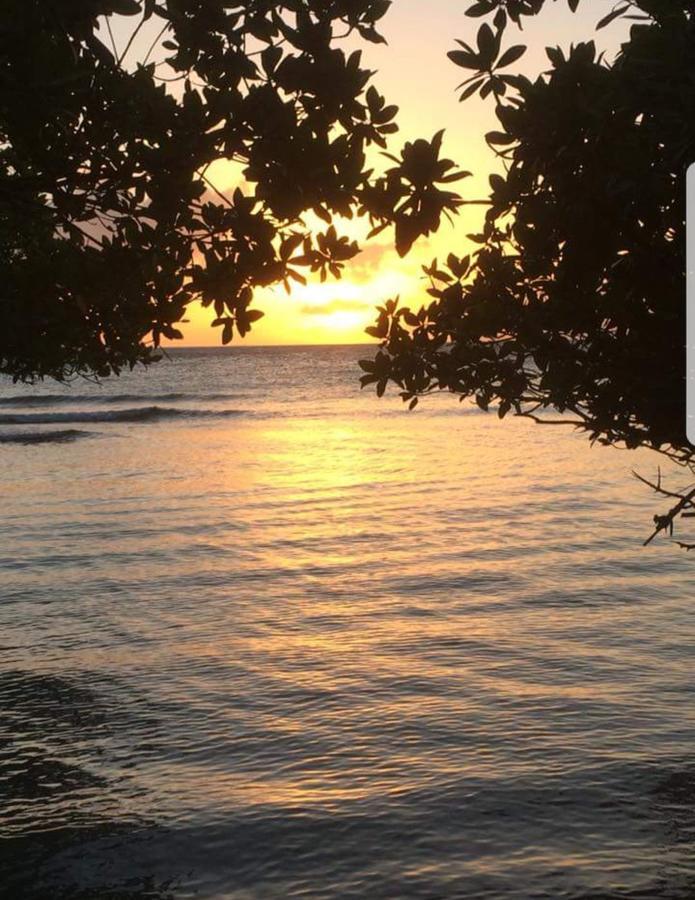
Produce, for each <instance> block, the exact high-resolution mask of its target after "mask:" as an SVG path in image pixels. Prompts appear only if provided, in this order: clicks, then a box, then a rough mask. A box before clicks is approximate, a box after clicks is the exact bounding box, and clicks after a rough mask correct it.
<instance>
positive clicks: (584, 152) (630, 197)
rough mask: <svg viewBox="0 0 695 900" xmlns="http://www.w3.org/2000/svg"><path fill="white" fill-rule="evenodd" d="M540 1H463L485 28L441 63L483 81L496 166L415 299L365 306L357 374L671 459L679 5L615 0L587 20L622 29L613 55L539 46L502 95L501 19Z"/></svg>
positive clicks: (691, 134)
mask: <svg viewBox="0 0 695 900" xmlns="http://www.w3.org/2000/svg"><path fill="white" fill-rule="evenodd" d="M571 5H572V6H573V7H576V3H574V4H571ZM542 6H543V2H542V0H534V2H531V0H529V2H519V3H512V2H511V0H510V2H506V3H505V2H497V0H481V2H478V3H476V4H473V5H472V6H470V7H469V9H468V13H469V15H472V16H474V17H481V16H483V17H486V16H490V17H492V19H493V26H494V28H495V29H496V30H495V31H493V28H492V27H490V25H489V24H488V23H487V22H484V23H483V24H482V25H481V26H480V28H479V31H478V40H477V50H474V49H472V48H471V47H469V46H467V45H463V44H462V45H461V50H456V51H453V53H452V54H450V56H451V57H452V60H453V61H454V63H456V64H457V65H464V66H465V67H471V68H473V67H474V66H475V67H476V71H475V74H474V76H473V78H474V82H471V83H475V84H476V85H477V87H478V88H479V90H480V92H481V93H485V86H486V85H492V86H491V87H490V89H489V91H488V92H487V93H492V94H494V96H495V100H496V114H497V118H498V121H499V129H498V130H497V131H495V132H492V133H491V134H489V135H488V140H489V142H490V143H491V144H493V145H494V146H495V147H496V148H498V152H499V154H500V156H501V158H502V162H503V164H504V169H505V172H504V174H503V175H493V176H491V178H490V193H489V197H488V209H487V212H486V216H485V221H484V225H483V228H482V230H481V232H480V233H479V234H476V235H470V236H469V237H470V238H471V239H472V240H473V241H474V245H475V252H474V253H473V254H472V256H471V257H470V258H469V257H468V256H466V257H465V258H464V259H460V258H458V257H457V256H456V255H454V254H452V255H450V257H449V259H448V260H447V261H446V264H443V265H438V264H437V263H436V261H435V262H434V263H433V264H432V265H431V266H428V267H426V268H425V274H426V277H427V278H428V280H429V288H428V295H429V300H428V302H427V303H426V304H424V305H423V306H422V307H421V308H420V309H419V310H412V311H411V310H410V309H408V308H400V307H399V306H398V304H392V305H391V306H389V305H388V304H387V306H386V307H383V308H382V310H381V311H380V314H379V318H378V320H377V323H376V325H375V326H374V329H373V330H372V334H374V335H375V336H377V337H379V338H380V339H381V341H382V346H381V348H380V350H379V353H378V356H377V358H376V361H373V360H368V361H365V362H364V363H363V368H365V372H366V378H365V379H363V382H364V383H367V384H371V383H376V385H377V386H378V387H379V390H380V392H383V390H384V389H385V387H386V385H387V383H388V382H389V381H391V382H393V383H394V384H395V385H397V386H398V388H399V389H400V391H401V394H402V396H403V399H404V400H406V401H407V402H409V403H412V402H413V400H414V399H416V398H417V397H418V396H421V395H423V394H427V393H428V392H430V391H433V390H447V391H451V392H453V393H455V394H458V395H459V397H460V398H461V399H464V398H471V399H473V400H474V401H475V402H476V403H477V404H478V405H479V406H480V407H481V408H483V409H488V408H490V407H494V408H495V409H496V410H497V411H498V414H499V416H500V417H503V416H505V415H506V414H507V413H510V412H513V413H515V414H517V415H526V416H530V417H531V418H534V419H536V420H538V421H541V422H563V423H572V424H574V425H577V426H578V427H580V428H581V429H583V430H584V431H585V432H586V433H587V434H588V436H589V437H590V438H591V440H593V441H599V442H601V443H604V444H616V445H622V446H627V447H637V446H648V447H651V448H654V449H658V450H661V451H663V452H666V453H669V454H671V455H672V456H674V457H675V458H677V459H679V460H681V461H689V460H690V459H691V458H692V450H691V448H690V446H689V445H688V443H687V440H686V437H685V411H684V394H685V391H684V379H685V346H684V345H685V323H684V314H685V302H684V287H683V285H684V283H685V208H684V191H683V184H684V176H685V171H686V169H687V167H688V166H689V165H690V164H691V163H693V162H694V161H695V16H694V15H693V12H692V9H691V5H690V4H689V3H685V2H682V0H681V2H676V0H669V2H657V0H635V2H629V3H625V2H624V3H618V4H617V5H616V7H615V9H614V10H613V11H612V13H610V14H609V15H608V16H605V17H604V20H603V23H604V24H605V23H606V22H607V21H608V20H610V19H611V18H617V17H619V16H626V17H632V23H631V27H630V32H629V37H628V38H627V40H626V41H625V42H624V43H623V45H622V46H621V49H620V52H619V53H618V54H617V56H616V58H615V59H614V60H612V61H611V62H607V61H606V60H605V59H604V58H603V57H602V56H600V55H598V54H597V52H596V49H595V47H594V44H593V42H592V41H586V42H583V43H578V44H576V45H574V46H572V47H571V48H570V49H569V50H568V51H567V52H563V51H561V50H560V49H559V48H552V47H551V48H548V58H549V63H550V68H549V70H548V71H547V72H546V73H544V74H543V75H541V76H539V77H538V78H536V79H535V80H529V79H527V78H523V77H521V76H520V75H516V76H512V79H511V80H507V82H506V85H507V87H508V88H512V87H513V91H508V92H507V93H505V91H503V90H502V89H501V88H500V82H499V81H498V82H497V83H495V81H494V79H495V78H498V76H497V75H496V72H497V67H498V66H499V63H501V62H503V61H504V60H505V55H506V57H507V62H509V60H510V59H511V60H512V61H514V59H518V58H520V50H519V49H517V48H512V49H513V52H512V53H511V54H510V52H509V51H506V53H505V52H504V51H502V49H501V47H502V35H503V34H504V30H505V28H506V27H507V25H508V21H509V20H512V21H514V22H519V21H520V20H522V19H523V17H524V16H529V15H535V14H536V13H538V12H539V11H540V9H541V7H542ZM462 54H464V55H462ZM474 56H475V57H476V58H475V59H474V58H473V57H474ZM502 84H504V82H502ZM558 412H559V413H561V416H560V418H559V419H558V418H557V417H556V414H557V413H558ZM554 414H555V417H553V415H554Z"/></svg>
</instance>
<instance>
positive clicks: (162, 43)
mask: <svg viewBox="0 0 695 900" xmlns="http://www.w3.org/2000/svg"><path fill="white" fill-rule="evenodd" d="M389 5H390V3H389V0H329V2H326V0H286V2H284V3H268V2H266V0H247V2H239V3H229V2H225V0H71V2H69V3H66V2H64V0H8V3H6V4H5V6H4V7H3V16H2V21H1V22H0V283H1V285H2V287H1V288H0V316H1V321H2V328H0V371H2V372H4V373H7V374H10V375H12V376H13V377H14V378H15V379H17V380H27V381H31V380H33V379H36V378H41V377H44V376H52V377H54V378H59V379H63V378H66V377H68V376H70V375H72V374H75V373H80V374H96V375H98V376H102V375H108V374H110V373H112V372H113V373H117V372H118V371H119V370H120V369H121V368H122V367H123V366H131V367H132V366H133V365H135V364H136V363H138V362H145V363H146V362H150V361H152V360H153V359H155V358H156V354H155V349H156V347H157V346H158V344H159V341H160V338H161V337H162V336H164V337H167V338H177V337H180V332H179V331H178V330H177V329H176V327H175V326H176V323H177V322H179V321H181V319H182V318H183V316H184V315H185V311H186V308H187V306H188V305H189V304H190V303H191V301H193V300H195V299H200V300H201V301H202V303H203V305H204V306H210V305H211V306H213V307H214V311H215V314H216V319H215V321H214V324H215V325H217V326H218V327H220V328H221V329H222V341H223V342H225V343H227V342H228V341H229V340H231V338H232V335H233V333H234V332H237V333H238V334H239V335H241V336H243V335H244V334H246V333H247V332H248V331H249V329H250V328H251V326H252V323H253V322H254V321H256V320H257V319H258V318H260V316H261V315H262V313H261V312H260V311H259V310H257V309H253V308H251V302H252V299H253V293H254V289H255V288H257V287H259V286H264V285H270V284H274V283H283V282H284V284H285V286H289V284H290V283H291V282H293V281H295V282H303V281H304V276H303V275H302V273H301V270H302V269H305V270H306V269H309V270H311V271H313V272H320V273H321V277H325V276H326V274H331V275H333V276H339V275H340V270H341V268H342V266H343V265H344V263H345V261H346V260H348V259H350V258H351V257H352V256H354V255H355V254H356V253H357V251H358V247H357V245H356V244H355V243H354V242H351V241H349V240H348V238H347V237H341V236H340V235H339V234H338V233H337V231H336V228H335V227H334V226H333V225H332V224H331V222H332V220H333V218H334V216H335V215H336V214H339V215H341V216H344V217H348V218H349V217H351V216H353V215H355V214H358V215H366V216H368V217H369V218H370V220H371V224H372V226H373V229H374V230H375V231H376V230H381V229H382V228H384V227H386V226H388V225H395V229H396V239H397V244H398V248H399V251H400V252H401V253H405V252H407V251H408V249H409V248H410V246H411V245H412V243H413V241H414V240H415V239H416V238H417V237H418V236H419V235H421V234H427V233H429V232H430V231H431V230H433V229H435V228H436V227H437V226H438V224H439V219H440V216H441V214H442V212H444V211H454V210H455V209H456V207H457V204H458V197H457V195H456V194H455V193H452V192H451V191H450V190H448V189H447V183H448V182H450V181H453V180H455V179H456V178H457V177H462V176H460V175H459V173H456V172H454V164H453V163H452V162H451V161H448V160H441V159H440V158H439V152H440V143H441V141H440V137H436V138H435V139H434V140H433V141H431V142H430V141H425V140H419V141H416V142H414V143H412V144H406V146H405V148H404V150H403V152H402V155H401V156H400V157H399V158H397V159H396V162H395V164H394V166H393V168H392V169H391V170H390V171H389V172H387V173H386V174H385V175H383V176H378V177H377V176H375V175H374V174H373V173H372V172H371V171H370V170H368V169H367V165H366V161H365V150H366V148H367V147H368V146H369V145H370V144H376V145H377V146H379V147H385V146H386V137H387V136H388V135H390V134H392V133H393V132H395V131H396V130H397V126H396V124H395V122H394V118H395V115H396V112H397V109H396V107H395V106H389V105H387V104H386V101H385V100H384V98H383V97H382V96H381V95H380V94H379V93H378V91H377V90H376V89H375V88H374V87H373V86H370V77H371V75H372V73H371V72H369V71H367V70H366V69H364V68H363V67H362V64H361V55H360V52H359V51H354V52H352V53H350V54H349V55H346V53H345V52H344V51H343V50H342V49H340V48H339V47H338V46H336V40H337V39H339V38H340V37H346V36H348V35H351V34H355V35H360V36H361V37H362V38H363V39H365V40H367V41H380V40H382V38H381V37H380V35H379V33H378V32H377V30H376V26H377V24H378V22H379V20H380V19H381V18H382V16H383V15H384V14H385V12H386V11H387V9H388V7H389ZM119 17H130V20H131V21H132V23H133V25H132V33H131V37H130V39H129V40H128V41H127V42H125V43H124V44H123V46H122V47H118V46H117V43H118V42H117V41H116V40H115V39H114V32H117V31H118V30H117V29H116V23H117V22H118V23H119V24H120V25H122V24H123V19H121V18H119ZM112 26H113V27H112ZM144 36H147V38H148V43H149V38H150V37H151V38H152V40H151V46H150V49H149V51H148V52H146V53H144V54H141V58H139V59H135V58H134V53H135V47H137V46H139V45H140V44H141V42H142V39H143V37H144ZM162 56H163V58H159V59H155V57H162ZM220 159H227V160H231V161H233V162H234V163H236V164H237V165H238V167H239V172H240V174H241V175H243V178H244V179H245V182H246V184H247V185H248V187H247V188H245V189H244V190H242V189H238V190H236V191H234V192H233V195H232V196H226V195H224V194H222V193H220V192H218V191H217V190H216V189H215V187H214V185H213V184H212V183H211V182H210V180H209V174H208V169H209V166H210V165H211V164H212V163H214V162H215V161H217V160H220ZM310 211H311V212H313V213H314V214H315V215H316V216H318V217H319V218H320V219H321V220H323V221H324V222H325V223H326V228H325V230H323V231H321V229H317V230H316V231H315V232H314V233H312V232H311V230H310V229H309V228H308V227H307V226H306V224H305V223H304V221H303V218H302V217H303V216H304V214H305V213H307V212H310Z"/></svg>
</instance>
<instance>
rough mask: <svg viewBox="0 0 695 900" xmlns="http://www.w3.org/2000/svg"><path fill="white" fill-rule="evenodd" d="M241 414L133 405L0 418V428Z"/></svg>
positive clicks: (3, 416) (216, 416)
mask: <svg viewBox="0 0 695 900" xmlns="http://www.w3.org/2000/svg"><path fill="white" fill-rule="evenodd" d="M241 415H244V411H243V410H240V409H219V410H215V409H179V408H177V407H172V406H136V407H131V408H129V409H100V410H94V411H83V410H75V411H71V412H36V413H17V414H5V415H0V425H50V424H53V423H55V422H64V423H72V422H157V421H160V420H162V419H177V418H182V419H201V418H205V419H207V418H230V417H232V416H241Z"/></svg>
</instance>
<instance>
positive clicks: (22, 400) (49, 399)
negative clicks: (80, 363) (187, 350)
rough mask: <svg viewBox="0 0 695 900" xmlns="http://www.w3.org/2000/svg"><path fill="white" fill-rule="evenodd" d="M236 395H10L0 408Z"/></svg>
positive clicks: (141, 401)
mask: <svg viewBox="0 0 695 900" xmlns="http://www.w3.org/2000/svg"><path fill="white" fill-rule="evenodd" d="M237 396H238V395H236V394H202V393H201V394H185V393H168V394H68V393H66V394H11V395H10V396H8V397H0V406H53V405H56V404H61V403H87V404H93V403H100V404H103V403H143V402H147V401H150V402H154V403H157V402H172V401H176V400H192V401H196V400H234V399H235V398H236V397H237Z"/></svg>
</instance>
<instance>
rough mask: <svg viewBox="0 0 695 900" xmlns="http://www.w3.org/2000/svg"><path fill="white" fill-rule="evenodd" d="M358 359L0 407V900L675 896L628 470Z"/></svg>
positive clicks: (670, 726)
mask: <svg viewBox="0 0 695 900" xmlns="http://www.w3.org/2000/svg"><path fill="white" fill-rule="evenodd" d="M359 355H360V353H359V351H358V350H357V349H355V348H313V349H292V350H286V349H285V350H282V349H272V350H270V349H269V350H261V349H251V348H248V349H242V350H233V351H231V352H222V351H219V350H210V351H179V352H178V353H177V354H176V355H175V356H174V357H173V359H172V360H171V361H169V362H163V363H161V364H159V366H157V367H155V368H154V369H153V370H151V371H149V372H143V371H140V372H136V373H133V374H129V375H126V376H124V377H123V378H121V379H119V380H114V381H111V382H108V383H106V384H104V385H103V386H98V385H92V384H90V383H87V382H78V383H76V384H74V385H72V386H71V387H69V388H63V387H61V386H56V385H44V386H42V387H40V388H33V389H28V388H22V387H19V386H17V385H12V384H10V383H9V382H4V383H2V384H1V385H0V471H1V473H2V506H3V510H2V518H1V520H0V530H1V535H0V538H1V539H0V594H1V602H0V835H2V840H0V876H1V877H0V883H1V884H2V888H0V894H1V895H2V896H3V897H5V896H6V897H8V898H12V900H15V898H17V900H22V898H31V900H43V898H46V900H52V898H58V900H60V898H65V900H67V898H69V900H74V898H80V900H88V898H101V897H105V898H112V900H145V898H148V900H164V898H174V900H187V898H201V900H213V898H214V900H222V898H230V900H232V898H233V900H265V898H270V900H274V898H295V897H302V898H394V900H395V898H423V900H425V898H427V900H437V898H446V900H448V898H465V900H469V898H470V900H475V898H486V900H488V898H490V900H493V898H511V900H521V898H549V900H555V898H573V900H580V898H581V900H588V898H593V900H599V898H604V900H606V898H643V900H650V898H679V900H687V898H693V897H695V852H694V850H695V746H694V741H693V739H694V737H695V693H694V691H695V682H694V679H693V649H694V647H695V603H694V602H693V601H694V599H695V598H694V596H693V595H694V592H693V585H694V584H695V578H694V577H693V572H695V569H693V567H694V566H695V560H693V559H692V558H690V557H688V556H687V555H686V554H683V553H680V554H679V553H677V552H676V551H675V550H673V549H672V548H670V547H668V546H666V545H665V543H664V542H663V541H662V542H655V544H654V545H651V546H650V547H648V548H646V549H642V548H641V546H640V545H641V541H642V539H643V538H644V537H645V536H646V535H647V534H648V533H649V524H650V517H651V514H652V513H653V512H654V511H661V510H660V504H659V503H658V501H656V502H655V500H654V498H653V497H651V496H649V495H648V494H645V492H644V491H643V489H642V488H641V487H640V486H639V485H637V483H636V482H635V481H634V479H633V478H632V477H631V475H630V468H632V467H637V468H639V469H640V470H641V471H642V472H644V473H645V474H652V472H653V471H654V469H655V467H656V460H655V459H652V458H651V457H650V456H649V455H643V456H639V455H636V454H628V453H623V452H620V451H615V450H606V449H599V448H593V449H592V448H590V447H589V446H588V445H587V444H586V443H585V441H584V440H583V439H582V438H581V437H580V436H577V435H574V434H572V433H570V432H566V431H565V430H564V429H541V428H539V427H535V426H533V425H532V424H530V423H527V422H519V421H510V420H505V421H504V422H502V423H500V422H498V420H497V418H496V417H495V416H494V415H492V416H485V415H483V414H482V413H479V412H478V411H473V410H471V409H469V408H467V407H462V406H461V405H460V404H457V403H456V402H455V401H454V400H453V399H451V398H448V397H438V398H434V399H433V400H432V401H428V402H427V403H426V404H425V405H424V408H419V409H418V410H417V411H416V412H415V413H411V414H408V413H406V412H404V411H403V409H402V405H401V403H400V401H399V400H398V399H397V398H392V399H388V398H385V399H384V400H382V401H377V400H376V399H375V398H374V397H373V396H372V395H366V394H365V395H360V394H359V391H358V390H357V388H356V378H357V376H358V374H359V373H358V372H356V369H355V359H356V357H357V356H359ZM691 556H692V555H691ZM3 892H4V893H3Z"/></svg>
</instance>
